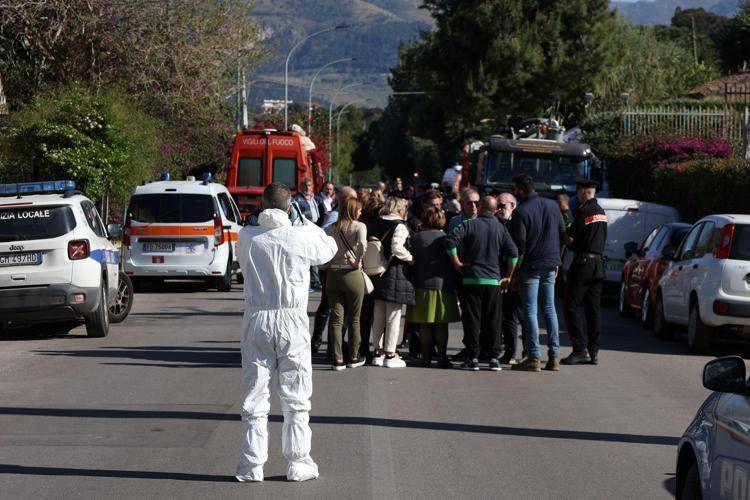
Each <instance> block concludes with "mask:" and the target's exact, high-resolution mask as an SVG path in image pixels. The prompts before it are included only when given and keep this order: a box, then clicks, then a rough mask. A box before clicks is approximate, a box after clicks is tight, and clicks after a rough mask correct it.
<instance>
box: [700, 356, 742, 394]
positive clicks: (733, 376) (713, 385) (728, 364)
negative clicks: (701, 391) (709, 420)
mask: <svg viewBox="0 0 750 500" xmlns="http://www.w3.org/2000/svg"><path fill="white" fill-rule="evenodd" d="M703 387H705V388H706V389H708V390H711V391H716V392H727V393H730V394H741V395H750V386H748V384H747V373H746V371H745V361H744V360H743V359H742V358H741V357H739V356H724V357H722V358H717V359H715V360H713V361H709V362H708V363H706V366H704V367H703Z"/></svg>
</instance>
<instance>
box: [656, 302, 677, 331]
mask: <svg viewBox="0 0 750 500" xmlns="http://www.w3.org/2000/svg"><path fill="white" fill-rule="evenodd" d="M654 335H656V338H657V339H661V340H671V339H672V337H673V336H674V330H673V327H672V325H671V324H670V323H667V319H666V318H665V317H664V301H663V300H662V298H661V293H660V294H659V295H657V296H656V309H655V310H654Z"/></svg>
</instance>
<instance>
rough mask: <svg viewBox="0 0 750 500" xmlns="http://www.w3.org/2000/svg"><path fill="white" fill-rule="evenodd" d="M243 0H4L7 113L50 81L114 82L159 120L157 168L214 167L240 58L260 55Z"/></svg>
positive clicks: (0, 21) (1, 41)
mask: <svg viewBox="0 0 750 500" xmlns="http://www.w3.org/2000/svg"><path fill="white" fill-rule="evenodd" d="M250 14H251V10H250V4H249V3H248V2H245V1H244V0H226V1H222V2H214V1H210V0H198V1H194V0H130V1H127V2H125V1H114V2H112V1H107V0H47V1H45V2H28V1H25V0H8V1H6V2H3V3H2V5H0V74H2V75H3V77H4V81H5V82H6V83H7V85H6V88H7V94H8V99H9V104H10V108H11V110H13V109H17V108H19V107H20V106H22V105H23V104H24V103H26V102H28V101H29V100H30V99H31V98H32V97H33V96H34V95H35V94H37V93H39V92H42V91H45V90H47V89H49V88H51V87H54V86H55V85H59V84H70V83H76V84H80V85H82V86H85V87H89V88H92V89H94V90H97V91H98V90H99V89H104V88H110V87H116V88H120V89H122V90H123V91H125V92H126V93H127V94H128V95H131V96H133V98H134V100H135V101H136V102H138V105H139V106H140V107H142V108H143V109H144V110H145V111H146V112H147V113H149V114H150V115H152V116H154V117H156V118H158V119H160V120H163V121H164V122H165V123H166V127H165V128H164V129H163V130H162V136H163V140H162V142H163V146H162V156H163V160H162V165H163V166H169V167H177V168H178V170H180V171H182V172H186V171H188V170H190V169H192V168H194V167H196V166H197V165H201V164H214V165H215V164H221V163H222V162H223V156H224V153H225V148H224V142H225V140H226V139H227V137H228V136H229V135H230V134H231V131H232V128H233V120H232V112H231V108H230V107H229V106H228V105H227V97H228V96H229V95H230V94H231V93H232V92H233V90H231V87H232V84H233V83H234V80H235V74H236V70H237V64H238V61H239V60H242V61H244V62H249V61H255V60H257V59H258V58H259V57H261V56H262V53H263V51H262V48H261V44H260V36H261V35H260V30H259V29H258V27H257V25H256V24H255V23H254V22H253V19H252V17H251V15H250Z"/></svg>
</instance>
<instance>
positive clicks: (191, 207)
mask: <svg viewBox="0 0 750 500" xmlns="http://www.w3.org/2000/svg"><path fill="white" fill-rule="evenodd" d="M240 223H241V218H240V212H239V209H238V208H237V205H235V203H234V200H233V199H232V197H231V196H230V195H229V191H227V188H226V187H224V186H222V185H221V184H217V183H215V182H210V177H206V178H205V179H204V180H203V181H195V179H194V178H192V177H188V180H185V181H170V180H165V181H158V182H151V183H149V184H145V185H143V186H138V187H136V188H135V190H134V191H133V195H132V197H131V198H130V204H129V206H128V209H127V213H126V216H125V227H124V228H123V238H122V242H123V245H122V246H123V270H124V271H125V274H127V275H129V276H130V278H131V279H132V281H133V285H134V286H138V284H139V281H141V280H143V279H153V278H157V279H159V278H161V279H164V278H168V279H180V278H183V279H200V278H204V279H205V280H206V282H207V283H208V284H209V286H213V287H215V288H217V289H218V290H219V291H229V290H230V289H231V287H232V273H233V272H236V271H237V270H238V264H237V240H238V236H239V231H240V229H241V225H240Z"/></svg>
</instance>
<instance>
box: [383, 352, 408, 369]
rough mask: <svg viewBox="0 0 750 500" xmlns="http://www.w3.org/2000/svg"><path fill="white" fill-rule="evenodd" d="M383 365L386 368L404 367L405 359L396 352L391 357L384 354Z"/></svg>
mask: <svg viewBox="0 0 750 500" xmlns="http://www.w3.org/2000/svg"><path fill="white" fill-rule="evenodd" d="M383 366H385V367H386V368H404V367H406V361H404V360H403V359H401V358H400V357H399V355H398V354H396V355H395V356H393V357H392V358H389V357H388V356H386V358H385V360H383Z"/></svg>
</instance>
